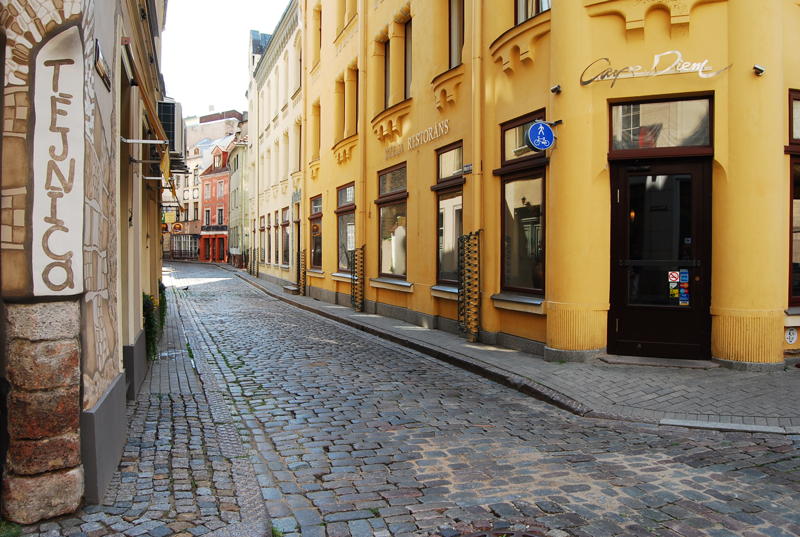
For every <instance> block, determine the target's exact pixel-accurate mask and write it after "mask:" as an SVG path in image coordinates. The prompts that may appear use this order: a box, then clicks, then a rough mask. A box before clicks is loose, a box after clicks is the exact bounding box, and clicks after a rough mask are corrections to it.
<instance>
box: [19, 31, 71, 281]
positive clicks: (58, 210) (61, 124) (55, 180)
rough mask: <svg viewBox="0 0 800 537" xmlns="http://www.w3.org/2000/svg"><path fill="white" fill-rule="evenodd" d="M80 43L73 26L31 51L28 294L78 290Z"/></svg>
mask: <svg viewBox="0 0 800 537" xmlns="http://www.w3.org/2000/svg"><path fill="white" fill-rule="evenodd" d="M83 72H84V65H83V43H82V41H81V36H80V33H79V32H78V28H77V26H71V27H69V28H67V29H66V30H64V31H62V32H61V33H60V34H58V35H56V36H55V37H53V38H52V39H50V41H48V42H47V43H46V44H45V45H44V46H43V47H42V49H41V50H40V51H39V54H38V55H37V57H36V74H35V78H34V81H35V87H34V93H33V104H34V109H35V110H36V120H35V124H34V131H33V211H32V218H33V240H32V256H31V265H32V267H31V268H32V271H33V294H34V295H35V296H45V295H75V294H79V293H81V292H83V203H84V199H83V198H84V193H83V192H84V187H83V169H84V132H83V130H84V108H83V78H84V77H83Z"/></svg>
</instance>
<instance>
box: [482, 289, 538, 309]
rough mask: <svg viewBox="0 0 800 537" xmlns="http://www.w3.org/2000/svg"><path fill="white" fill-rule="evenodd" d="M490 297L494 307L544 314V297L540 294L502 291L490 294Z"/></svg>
mask: <svg viewBox="0 0 800 537" xmlns="http://www.w3.org/2000/svg"><path fill="white" fill-rule="evenodd" d="M491 298H492V303H493V304H494V307H495V308H498V309H503V310H510V311H521V312H524V313H534V314H536V315H544V314H545V302H544V297H541V296H530V295H523V294H520V293H510V292H508V291H503V292H501V293H497V294H495V295H492V297H491Z"/></svg>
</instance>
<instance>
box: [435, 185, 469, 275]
mask: <svg viewBox="0 0 800 537" xmlns="http://www.w3.org/2000/svg"><path fill="white" fill-rule="evenodd" d="M435 192H436V207H435V210H436V214H435V222H436V283H437V285H455V286H457V285H458V267H456V279H455V280H447V279H444V278H442V277H441V276H440V275H441V261H440V259H439V203H440V202H441V199H442V197H443V196H450V195H452V194H458V195H460V196H461V230H462V232H463V230H464V189H463V188H462V186H461V185H457V186H451V187H449V188H445V189H439V190H438V191H435ZM456 256H458V237H456Z"/></svg>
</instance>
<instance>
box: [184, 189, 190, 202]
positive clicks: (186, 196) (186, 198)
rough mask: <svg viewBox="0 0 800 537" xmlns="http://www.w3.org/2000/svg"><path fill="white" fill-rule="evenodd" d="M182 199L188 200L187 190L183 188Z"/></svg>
mask: <svg viewBox="0 0 800 537" xmlns="http://www.w3.org/2000/svg"><path fill="white" fill-rule="evenodd" d="M183 199H184V200H188V199H189V191H188V190H184V191H183Z"/></svg>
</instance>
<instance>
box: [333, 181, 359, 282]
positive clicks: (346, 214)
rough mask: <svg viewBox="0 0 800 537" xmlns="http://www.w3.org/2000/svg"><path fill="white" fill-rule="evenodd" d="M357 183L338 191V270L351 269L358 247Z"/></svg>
mask: <svg viewBox="0 0 800 537" xmlns="http://www.w3.org/2000/svg"><path fill="white" fill-rule="evenodd" d="M355 191H356V187H355V184H353V183H350V184H349V185H345V186H343V187H340V188H339V189H338V190H337V191H336V223H337V229H338V238H337V242H338V252H339V253H338V266H337V268H338V270H340V271H347V272H349V271H350V266H351V261H352V255H353V251H354V250H355V249H356V199H355Z"/></svg>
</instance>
